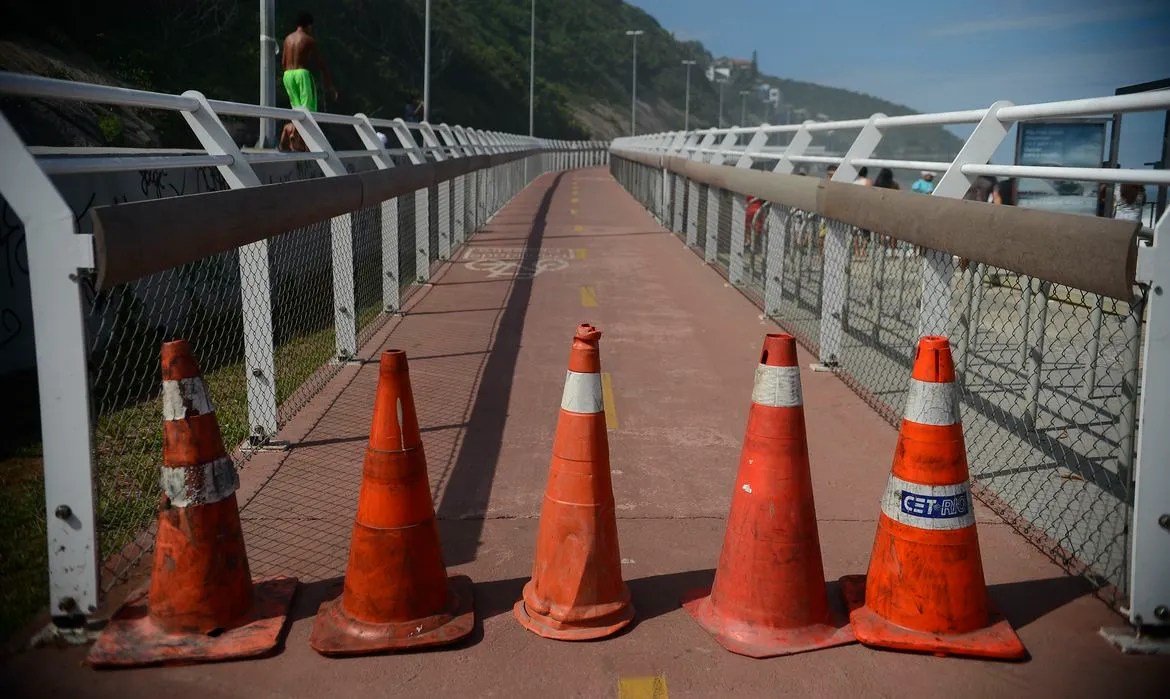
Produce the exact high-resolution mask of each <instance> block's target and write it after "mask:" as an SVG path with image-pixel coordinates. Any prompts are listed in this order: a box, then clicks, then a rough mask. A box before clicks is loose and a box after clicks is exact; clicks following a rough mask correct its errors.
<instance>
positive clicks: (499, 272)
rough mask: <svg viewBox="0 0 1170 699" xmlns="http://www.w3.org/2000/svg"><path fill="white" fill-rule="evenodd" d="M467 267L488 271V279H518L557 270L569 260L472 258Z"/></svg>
mask: <svg viewBox="0 0 1170 699" xmlns="http://www.w3.org/2000/svg"><path fill="white" fill-rule="evenodd" d="M464 265H466V267H467V269H471V270H475V271H477V272H487V273H488V275H487V276H488V279H498V278H500V277H512V276H515V278H516V279H532V278H533V277H535V276H537V275H538V274H543V273H544V272H557V271H560V270H562V269H565V268H566V267H568V266H569V262H568V260H557V259H543V260H537V261H536V262H535V263H531V262H522V261H520V260H470V261H468V262H465V263H464Z"/></svg>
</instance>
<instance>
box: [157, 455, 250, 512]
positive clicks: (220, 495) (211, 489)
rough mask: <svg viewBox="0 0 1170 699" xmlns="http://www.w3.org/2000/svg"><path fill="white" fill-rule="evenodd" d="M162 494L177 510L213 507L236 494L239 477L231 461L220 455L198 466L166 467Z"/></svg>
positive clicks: (162, 478)
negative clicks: (212, 505)
mask: <svg viewBox="0 0 1170 699" xmlns="http://www.w3.org/2000/svg"><path fill="white" fill-rule="evenodd" d="M159 484H160V485H162V489H163V493H165V494H166V496H167V498H168V499H170V501H171V505H172V506H174V507H190V506H192V505H210V504H212V503H214V502H219V501H220V500H223V499H224V498H226V497H228V496H229V495H231V494H232V493H234V492H236V489H237V488H239V487H240V476H239V474H238V473H236V465H235V464H234V463H232V460H231V458H229V457H227V456H221V457H220V458H218V459H215V460H214V461H209V462H207V463H205V464H200V465H198V466H163V467H162V474H161V475H160V477H159Z"/></svg>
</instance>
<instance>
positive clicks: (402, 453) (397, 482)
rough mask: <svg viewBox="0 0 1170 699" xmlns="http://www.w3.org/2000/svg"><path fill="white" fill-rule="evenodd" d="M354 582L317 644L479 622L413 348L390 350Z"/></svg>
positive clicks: (419, 640) (455, 630) (353, 552)
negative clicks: (441, 497) (444, 528)
mask: <svg viewBox="0 0 1170 699" xmlns="http://www.w3.org/2000/svg"><path fill="white" fill-rule="evenodd" d="M378 372H379V373H378V390H377V393H376V394H375V397H374V418H373V423H372V424H371V426H370V444H369V448H368V449H367V450H366V460H365V465H364V466H363V470H362V488H361V493H360V494H359V495H358V506H357V516H356V518H355V520H354V525H353V538H352V540H351V543H350V547H349V566H348V567H347V569H346V571H345V588H344V590H343V591H342V594H341V596H340V597H338V598H337V599H334V600H331V601H329V602H326V603H324V604H323V605H321V609H320V611H319V612H318V613H317V620H316V623H315V624H314V625H313V633H312V635H311V636H310V638H309V645H311V646H312V647H313V649H314V650H316V651H317V652H318V653H321V654H323V655H362V654H366V653H376V652H381V651H389V650H400V649H405V648H422V647H427V646H440V645H445V644H448V643H454V642H455V641H458V640H459V639H461V638H463V637H465V636H467V635H468V634H470V633H471V629H472V626H473V625H474V623H475V617H474V612H473V610H472V593H471V579H470V578H468V577H467V576H465V575H455V576H451V577H450V578H448V577H447V571H446V570H445V569H444V567H443V552H442V549H441V548H440V546H439V531H438V529H437V528H436V525H435V506H434V503H433V502H432V501H431V487H430V483H429V481H428V479H427V461H426V456H425V454H424V453H423V445H422V438H421V437H420V436H419V431H418V417H417V416H416V414H415V411H414V396H413V394H412V393H411V389H410V373H409V370H408V368H407V364H406V353H405V352H403V351H402V350H388V351H385V352H383V353H382V359H381V363H380V365H379V367H378Z"/></svg>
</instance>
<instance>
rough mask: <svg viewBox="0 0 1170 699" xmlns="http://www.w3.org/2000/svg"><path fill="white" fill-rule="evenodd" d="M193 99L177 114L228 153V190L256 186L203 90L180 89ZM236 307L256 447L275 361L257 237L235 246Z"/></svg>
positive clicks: (263, 430)
mask: <svg viewBox="0 0 1170 699" xmlns="http://www.w3.org/2000/svg"><path fill="white" fill-rule="evenodd" d="M184 97H190V98H192V99H195V100H197V101H198V102H199V105H200V106H199V109H198V110H197V111H195V112H183V118H184V119H186V121H187V125H188V126H189V127H190V128H191V131H192V133H193V134H194V135H195V138H197V139H199V143H200V144H201V145H202V146H203V148H204V149H205V150H206V151H207V152H208V153H209V154H213V155H230V156H232V158H233V160H234V162H233V163H232V164H231V165H224V166H220V167H219V168H218V170H219V174H220V175H222V176H223V178H224V181H225V182H226V183H227V185H228V187H230V188H231V189H242V188H244V187H255V186H258V185H259V184H260V178H259V177H257V176H256V173H255V171H254V170H253V169H252V166H251V165H249V164H248V161H247V160H245V159H244V155H243V153H241V152H240V149H239V147H238V146H237V145H236V142H235V141H234V140H232V137H231V135H230V134H229V133H228V132H227V129H225V128H224V126H223V123H222V122H221V121H220V120H219V117H218V116H217V115H216V113H215V110H213V109H212V108H211V105H210V104H208V101H207V98H206V97H204V96H203V94H201V93H199V92H195V91H190V92H186V93H184ZM236 254H237V256H238V257H239V262H240V309H241V315H242V317H243V327H244V334H243V335H244V336H243V342H244V364H245V371H244V378H245V380H246V382H247V394H248V425H249V427H250V430H249V431H250V433H251V436H250V441H251V442H252V445H253V446H259V445H260V444H262V443H264V442H265V441H267V440H268V439H271V438H272V436H273V435H275V434H276V430H277V420H276V411H277V405H276V360H275V357H274V349H273V347H274V341H273V337H272V285H271V278H270V270H269V261H268V241H267V240H261V241H257V242H255V243H251V244H249V245H245V246H244V247H242V248H240V249H239V252H237V253H236Z"/></svg>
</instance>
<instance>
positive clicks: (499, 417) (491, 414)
mask: <svg viewBox="0 0 1170 699" xmlns="http://www.w3.org/2000/svg"><path fill="white" fill-rule="evenodd" d="M563 176H564V173H561V174H558V175H557V176H556V177H555V178H553V181H552V182H551V183H550V184H549V186H548V189H546V190H545V192H544V195H543V197H542V198H541V200H540V206H539V207H538V208H537V211H536V214H535V215H534V216H533V218H532V228H531V230H530V231H529V233H528V236H527V237H526V238H525V239H524V245H525V247H524V254H523V257H522V259H521V263H520V265H519V267H518V270H517V272H516V276H515V277H514V283H513V286H512V292H511V293H510V294H509V295H508V301H507V303H506V304H505V307H504V310H503V312H502V313H501V314H500V318H499V324H498V325H497V326H496V333H495V339H494V341H493V344H492V349H491V353H490V354H489V355H488V357H487V361H486V363H485V364H484V367H483V372H482V374H481V378H480V384H479V390H478V391H477V392H476V395H475V403H474V405H473V406H472V409H471V415H470V417H469V418H468V420H467V429H466V431H465V432H464V435H463V443H462V445H461V446H460V448H459V454H458V456H456V458H455V464H454V466H453V467H452V469H451V475H450V477H449V478H448V480H447V483H446V484H445V486H444V488H443V497H442V499H441V500H440V501H439V503H438V507H437V508H436V510H437V514H438V517H439V519H440V520H459V519H463V520H467V521H470V522H471V525H470V526H471V528H472V530H471V531H469V532H465V533H464V534H463V535H462V536H460V537H458V538H456V539H454V540H452V541H450V542H448V543H447V544H446V545H445V547H444V561H445V562H446V563H447V565H449V566H452V565H459V564H461V563H467V562H469V561H473V560H475V553H476V550H477V549H478V548H479V539H480V535H481V533H482V532H483V517H484V516H485V514H486V513H487V506H488V500H489V499H490V497H491V493H492V481H493V480H494V479H495V474H496V467H497V462H498V461H499V456H500V447H501V445H502V443H503V438H504V424H505V422H506V421H507V417H508V400H509V398H510V396H511V392H512V375H513V373H514V372H515V369H516V359H517V357H518V355H519V353H520V336H521V333H522V332H523V330H524V316H525V313H526V312H527V310H528V304H529V301H530V300H531V298H532V284H533V276H534V275H532V274H525V271H526V270H532V269H534V268H535V267H536V264H537V262H538V261H539V259H540V247H541V243H542V241H543V239H544V232H545V228H546V226H547V223H548V211H549V206H550V204H551V202H552V198H553V195H554V194H555V193H556V191H557V188H558V187H560V184H561V179H562V177H563Z"/></svg>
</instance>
